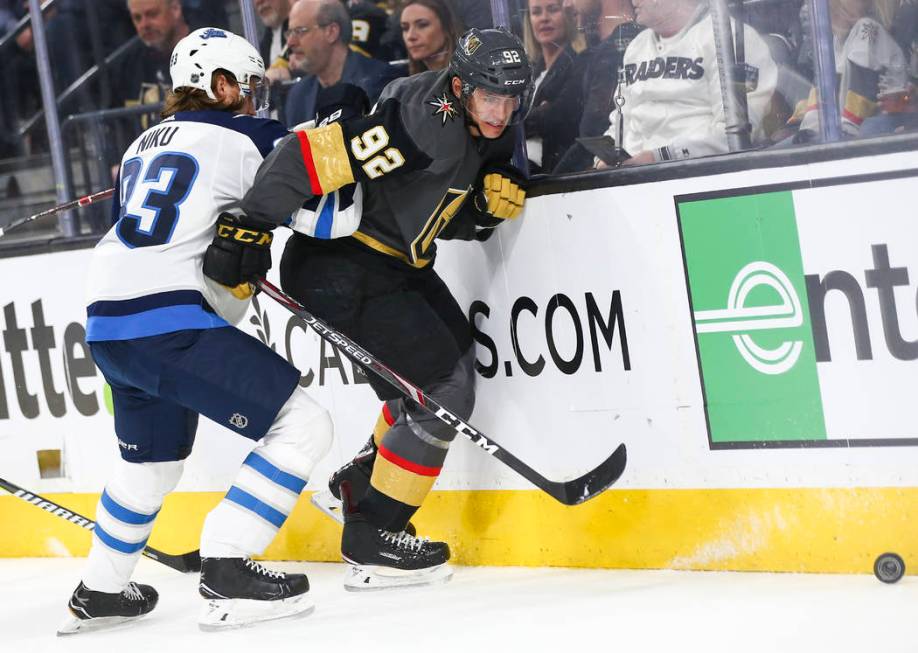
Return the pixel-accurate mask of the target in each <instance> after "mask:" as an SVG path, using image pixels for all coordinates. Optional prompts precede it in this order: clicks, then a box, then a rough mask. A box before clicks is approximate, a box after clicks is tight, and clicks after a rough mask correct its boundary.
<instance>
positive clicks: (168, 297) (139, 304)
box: [86, 290, 213, 317]
mask: <svg viewBox="0 0 918 653" xmlns="http://www.w3.org/2000/svg"><path fill="white" fill-rule="evenodd" d="M181 304H192V305H195V304H196V305H198V306H202V307H203V308H204V309H205V310H207V311H210V312H211V313H213V309H212V308H211V307H210V305H209V304H208V303H207V300H206V299H204V295H202V294H201V292H200V291H199V290H169V291H167V292H158V293H154V294H152V295H144V296H143V297H135V298H134V299H119V300H108V299H102V300H99V301H97V302H93V303H92V304H90V305H89V306H87V307H86V315H88V316H89V317H95V316H113V315H130V314H131V313H140V312H141V311H148V310H150V309H151V308H161V307H163V306H178V305H181Z"/></svg>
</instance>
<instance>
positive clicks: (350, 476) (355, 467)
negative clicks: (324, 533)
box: [310, 437, 417, 535]
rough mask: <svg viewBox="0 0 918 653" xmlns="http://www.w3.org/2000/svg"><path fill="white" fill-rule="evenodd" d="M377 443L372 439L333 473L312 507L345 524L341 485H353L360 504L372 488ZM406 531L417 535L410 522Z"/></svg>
mask: <svg viewBox="0 0 918 653" xmlns="http://www.w3.org/2000/svg"><path fill="white" fill-rule="evenodd" d="M376 452H377V448H376V443H375V442H373V438H372V437H370V439H369V441H368V442H367V443H366V444H365V445H364V446H363V449H361V450H360V452H359V453H358V454H357V455H356V456H354V459H353V460H350V461H348V462H346V463H345V464H344V465H342V466H341V468H340V469H338V471H336V472H335V473H333V474H332V475H331V477H330V478H329V479H328V490H327V491H326V490H321V491H319V492H316V493H315V494H313V495H312V497H311V498H310V501H312V505H314V506H315V507H316V508H318V509H319V510H321V511H322V512H324V513H325V514H326V515H328V516H329V517H331V518H332V519H334V520H335V521H337V522H338V523H339V524H344V515H343V514H342V511H341V490H340V489H339V488H340V487H341V484H342V483H344V482H345V481H346V482H348V483H350V484H351V497H352V498H353V500H354V501H355V502H359V501H360V499H361V498H362V497H363V495H364V494H366V493H367V489H368V488H369V487H370V477H371V476H372V475H373V463H374V462H376ZM405 531H406V532H407V533H408V534H409V535H415V534H416V533H417V531H416V530H415V528H414V524H412V523H411V522H408V525H407V526H406V527H405Z"/></svg>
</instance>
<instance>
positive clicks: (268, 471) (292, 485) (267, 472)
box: [242, 451, 306, 494]
mask: <svg viewBox="0 0 918 653" xmlns="http://www.w3.org/2000/svg"><path fill="white" fill-rule="evenodd" d="M242 464H243V465H248V466H249V467H251V468H252V469H254V470H255V471H256V472H258V473H259V474H261V475H262V476H264V477H265V478H266V479H268V480H269V481H271V482H273V483H277V484H278V485H280V486H281V487H283V488H286V489H288V490H290V491H291V492H293V493H294V494H299V493H300V492H302V491H303V488H304V487H306V481H304V480H303V479H301V478H299V477H298V476H294V475H293V474H289V473H287V472H285V471H284V470H282V469H279V468H278V467H275V466H274V465H272V464H271V463H270V462H269V461H267V460H265V459H264V458H262V457H261V456H259V455H258V454H257V453H255V452H254V451H253V452H252V453H250V454H249V455H248V457H247V458H246V459H245V460H244V461H243V463H242Z"/></svg>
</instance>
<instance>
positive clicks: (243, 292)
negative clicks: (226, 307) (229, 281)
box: [224, 281, 255, 300]
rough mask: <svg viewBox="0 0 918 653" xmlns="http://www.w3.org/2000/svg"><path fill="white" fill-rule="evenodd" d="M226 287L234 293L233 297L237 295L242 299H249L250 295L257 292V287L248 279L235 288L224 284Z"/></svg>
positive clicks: (237, 297)
mask: <svg viewBox="0 0 918 653" xmlns="http://www.w3.org/2000/svg"><path fill="white" fill-rule="evenodd" d="M224 288H226V289H228V290H229V291H230V293H231V294H232V295H233V297H235V298H236V299H241V300H245V299H248V298H249V297H251V296H252V295H254V294H255V289H254V288H253V287H252V284H250V283H249V282H248V281H246V282H245V283H240V284H239V285H238V286H236V287H235V288H230V287H229V286H224Z"/></svg>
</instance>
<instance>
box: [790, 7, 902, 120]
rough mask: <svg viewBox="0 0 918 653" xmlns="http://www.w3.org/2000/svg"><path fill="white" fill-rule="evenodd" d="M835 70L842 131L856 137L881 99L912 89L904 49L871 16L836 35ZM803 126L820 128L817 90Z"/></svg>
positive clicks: (804, 117)
mask: <svg viewBox="0 0 918 653" xmlns="http://www.w3.org/2000/svg"><path fill="white" fill-rule="evenodd" d="M833 45H834V48H835V69H836V72H837V73H838V78H839V80H840V84H839V89H838V102H839V108H840V109H841V128H842V132H843V133H845V134H847V135H848V136H857V135H858V133H859V132H860V129H861V124H862V123H863V122H864V119H865V118H869V117H870V116H872V115H873V114H875V113H876V112H877V109H878V105H877V103H878V100H882V99H883V98H889V97H891V96H896V95H901V96H905V98H906V99H905V102H907V93H908V91H909V81H908V62H907V61H906V58H905V53H903V52H902V48H900V47H899V45H898V44H897V43H896V41H895V39H893V37H892V36H891V35H890V33H889V32H887V31H886V30H885V29H884V28H883V26H882V25H881V24H880V23H879V22H877V21H876V20H874V19H873V18H870V17H864V18H861V19H860V20H858V21H857V22H856V23H855V24H854V26H853V27H852V28H851V31H850V32H848V33H847V34H843V35H839V34H835V35H834V40H833ZM805 111H806V113H805V114H804V116H803V119H802V121H801V122H800V129H808V130H811V131H817V130H818V129H819V107H818V105H817V104H816V91H815V89H813V91H811V92H810V97H809V98H808V99H807V105H806V109H805Z"/></svg>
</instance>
